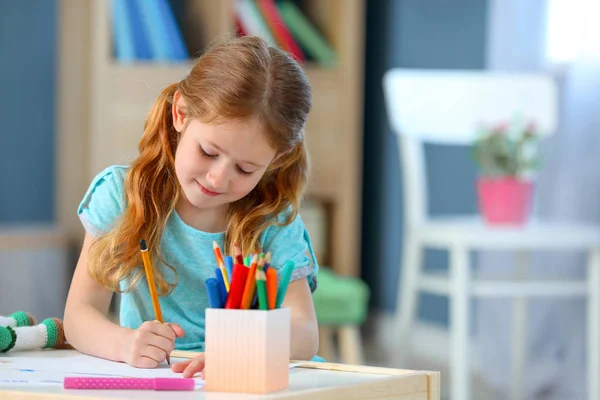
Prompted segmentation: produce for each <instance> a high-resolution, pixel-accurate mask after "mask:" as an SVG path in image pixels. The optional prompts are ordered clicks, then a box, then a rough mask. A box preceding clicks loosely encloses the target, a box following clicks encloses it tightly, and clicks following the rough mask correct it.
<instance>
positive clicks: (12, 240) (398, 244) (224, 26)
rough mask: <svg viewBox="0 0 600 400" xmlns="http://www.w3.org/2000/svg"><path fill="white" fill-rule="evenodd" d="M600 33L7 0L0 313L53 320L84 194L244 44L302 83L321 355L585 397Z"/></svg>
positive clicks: (174, 4) (248, 0)
mask: <svg viewBox="0 0 600 400" xmlns="http://www.w3.org/2000/svg"><path fill="white" fill-rule="evenodd" d="M598 17H600V3H598V2H597V1H595V0H571V1H566V0H454V1H444V0H368V1H367V0H268V1H266V0H264V1H263V0H257V1H254V0H235V1H234V0H147V1H146V0H141V1H136V0H110V1H109V0H89V1H87V0H18V1H17V0H0V43H1V45H0V71H1V72H2V73H1V75H0V93H2V97H1V99H0V118H1V120H2V122H3V123H2V132H1V133H0V143H1V146H0V148H1V149H2V157H0V188H1V189H0V315H8V314H10V313H12V312H15V311H19V310H23V311H28V312H30V313H32V314H33V315H34V316H35V317H36V318H37V319H38V320H40V321H41V320H42V319H44V318H46V317H58V318H62V316H63V309H64V303H65V299H66V295H67V291H68V287H69V284H70V280H71V275H72V272H73V269H74V266H75V264H76V261H77V257H78V252H79V249H80V246H81V242H82V238H83V232H84V231H83V228H82V227H81V225H80V223H79V220H78V218H77V214H76V210H77V206H78V204H79V202H80V201H81V199H82V197H83V195H84V193H85V191H86V189H87V187H88V185H89V183H90V181H91V179H92V178H93V177H94V176H95V175H96V174H97V173H98V172H99V171H100V170H102V169H103V168H104V167H105V166H107V165H110V164H115V163H123V164H126V163H128V162H130V161H131V160H132V159H133V158H134V157H135V155H136V151H137V144H138V141H139V139H140V137H141V134H142V130H143V123H144V119H145V116H146V113H147V112H148V110H149V107H150V105H151V104H152V102H153V101H154V99H155V98H156V96H157V94H158V93H159V92H160V91H161V89H162V88H163V87H164V86H166V85H168V84H169V83H171V82H174V81H178V80H181V79H183V78H184V77H185V75H186V73H187V71H189V69H190V67H191V63H192V62H193V61H192V60H193V58H194V57H196V56H198V55H200V54H201V53H202V50H203V49H204V48H205V47H206V46H207V45H210V44H212V43H215V42H218V41H219V40H223V39H226V38H228V37H231V36H232V35H255V34H257V35H261V36H263V37H265V38H266V39H267V40H269V41H270V42H271V43H272V44H273V45H276V46H280V47H282V48H284V49H285V50H287V51H289V52H290V53H292V54H293V55H294V56H295V57H296V58H297V59H298V60H299V61H300V62H301V63H302V65H303V67H304V68H305V71H306V73H307V76H308V78H309V79H310V81H311V83H312V86H313V96H314V98H313V111H312V112H311V115H310V118H309V121H308V125H307V129H306V137H307V142H308V145H309V151H310V154H311V159H312V167H313V168H312V175H311V181H310V185H309V190H308V194H307V197H306V201H305V203H304V206H303V209H302V213H301V214H302V217H303V219H304V221H305V223H306V225H307V227H308V229H309V231H310V234H311V237H312V240H313V244H314V246H315V251H316V253H317V256H318V258H319V261H320V263H321V264H322V271H321V272H320V274H319V290H317V291H316V292H315V294H314V300H315V307H316V309H317V315H318V318H319V323H320V326H321V328H320V330H321V332H320V334H321V340H320V341H321V349H320V352H319V354H320V355H322V356H324V357H325V358H327V359H328V360H332V361H341V362H345V363H357V364H369V365H379V366H387V367H393V368H407V369H427V370H436V371H442V393H443V398H451V399H453V400H467V399H470V398H472V399H535V400H537V399H544V400H545V399H586V398H588V399H598V398H600V397H597V396H600V387H599V385H600V384H599V383H598V382H599V381H600V344H598V342H599V341H600V253H599V252H600V228H599V227H598V226H600V206H599V204H600V168H599V167H598V164H597V160H598V157H597V153H598V150H600V135H598V131H599V130H600V113H598V106H597V104H598V103H597V101H595V100H594V98H595V95H596V93H597V92H598V90H599V89H600V45H599V43H600V40H599V39H600V37H599V36H600V28H598V24H597V23H596V20H597V19H598ZM390 70H394V71H396V73H397V74H396V75H395V76H396V77H397V78H398V79H397V80H398V82H400V83H398V84H396V83H395V81H394V79H392V77H391V75H386V74H387V73H388V72H389V71H390ZM455 73H456V74H455ZM384 76H386V77H388V76H389V77H390V80H389V81H384ZM436 79H437V80H436ZM402 82H403V83H402ZM403 85H404V86H403ZM402 88H406V90H402ZM411 90H414V92H411ZM505 111H506V112H505ZM468 121H470V122H477V123H478V124H475V123H473V124H466V122H468ZM446 127H447V132H445V129H444V128H446ZM459 127H460V128H461V129H459ZM421 128H423V129H421ZM427 129H430V131H424V130H427ZM421 130H423V131H421ZM408 133H410V135H409V134H408ZM421 135H425V136H423V137H421ZM427 135H429V136H427ZM426 136H427V137H426ZM425 139H431V140H425ZM458 139H460V140H458ZM421 192H423V193H421ZM424 193H427V194H426V195H425V194H424ZM467 215H470V217H468V218H467V217H464V216H467ZM451 216H459V217H451ZM463 217H464V218H463ZM532 281H533V282H532ZM116 307H117V306H115V308H116ZM590 377H591V378H590ZM594 396H596V397H594Z"/></svg>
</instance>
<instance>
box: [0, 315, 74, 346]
mask: <svg viewBox="0 0 600 400" xmlns="http://www.w3.org/2000/svg"><path fill="white" fill-rule="evenodd" d="M16 314H18V315H16ZM23 314H25V315H26V316H27V317H28V318H27V319H26V318H24V317H23ZM11 319H12V321H14V322H12V321H11ZM5 323H6V325H5V326H0V352H7V351H9V350H14V351H17V350H40V349H43V348H50V347H57V346H61V345H63V344H64V343H65V334H64V330H63V323H62V321H61V320H60V319H58V318H47V319H45V320H43V321H42V323H41V324H38V325H25V324H27V323H28V324H33V323H35V320H34V319H33V318H32V317H31V316H29V314H27V313H22V314H19V313H14V314H11V315H10V316H9V317H3V316H0V324H3V325H4V324H5Z"/></svg>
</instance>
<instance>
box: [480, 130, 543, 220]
mask: <svg viewBox="0 0 600 400" xmlns="http://www.w3.org/2000/svg"><path fill="white" fill-rule="evenodd" d="M538 147H539V135H538V133H537V132H536V128H535V125H534V124H533V123H528V124H525V123H523V122H522V121H519V120H516V121H513V122H512V123H506V124H500V125H497V126H494V127H486V126H482V127H480V128H479V130H478V132H477V137H476V139H475V142H474V144H473V157H474V159H475V162H476V164H477V167H478V170H479V175H478V178H477V195H478V201H479V209H480V213H481V214H482V216H483V218H484V220H485V221H486V222H487V223H489V224H492V225H523V224H525V223H526V222H527V219H528V217H529V211H530V205H531V199H532V196H533V188H534V183H533V173H534V172H535V170H536V169H537V168H538V166H539V148H538Z"/></svg>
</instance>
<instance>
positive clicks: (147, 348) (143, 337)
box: [121, 321, 184, 368]
mask: <svg viewBox="0 0 600 400" xmlns="http://www.w3.org/2000/svg"><path fill="white" fill-rule="evenodd" d="M183 335H184V332H183V329H182V328H181V326H179V325H177V324H161V323H160V322H158V321H146V322H144V323H143V324H142V325H140V327H139V328H138V329H136V330H130V331H128V334H127V337H126V339H125V341H124V345H123V346H122V347H121V354H122V357H121V359H122V360H123V361H125V362H126V363H127V364H129V365H131V366H133V367H137V368H156V367H157V366H158V364H160V363H161V362H163V361H164V360H165V358H166V357H167V354H169V353H171V351H172V350H173V348H174V347H175V339H176V338H178V337H182V336H183Z"/></svg>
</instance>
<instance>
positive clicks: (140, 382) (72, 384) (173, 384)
mask: <svg viewBox="0 0 600 400" xmlns="http://www.w3.org/2000/svg"><path fill="white" fill-rule="evenodd" d="M195 384H196V382H195V381H194V379H191V378H97V377H80V376H71V377H66V378H65V379H64V383H63V387H64V388H65V389H117V390H194V386H195Z"/></svg>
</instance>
